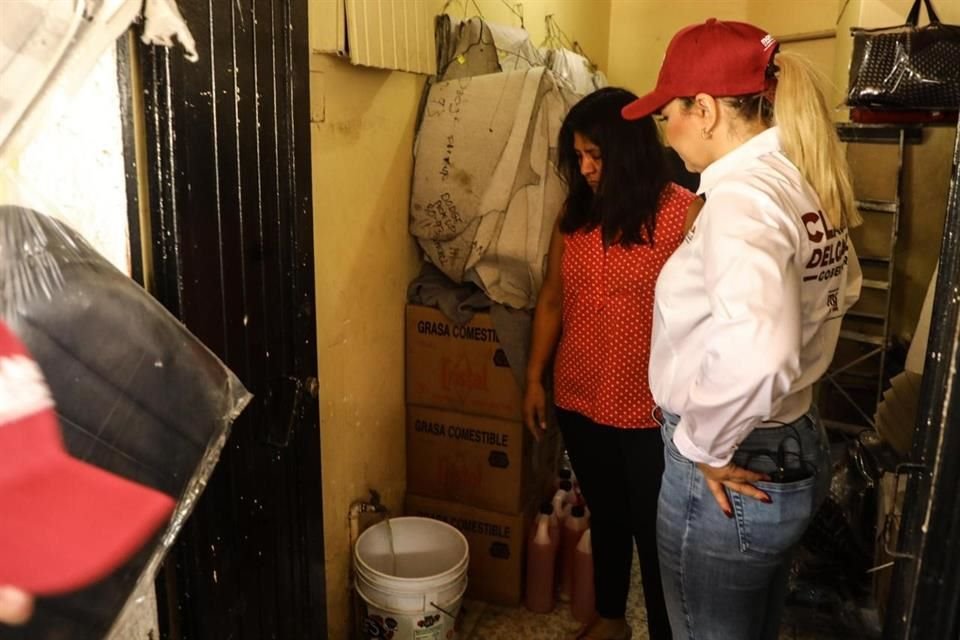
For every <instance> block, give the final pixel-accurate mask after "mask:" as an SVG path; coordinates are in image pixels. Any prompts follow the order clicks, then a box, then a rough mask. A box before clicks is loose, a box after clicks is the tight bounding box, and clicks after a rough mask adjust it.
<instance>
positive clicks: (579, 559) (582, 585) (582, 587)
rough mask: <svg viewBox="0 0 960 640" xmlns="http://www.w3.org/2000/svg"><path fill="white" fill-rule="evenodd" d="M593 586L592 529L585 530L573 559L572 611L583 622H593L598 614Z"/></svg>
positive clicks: (578, 620)
mask: <svg viewBox="0 0 960 640" xmlns="http://www.w3.org/2000/svg"><path fill="white" fill-rule="evenodd" d="M595 593H596V592H595V591H594V586H593V543H592V542H591V538H590V529H587V530H586V531H584V532H583V535H582V536H580V542H579V543H578V544H577V549H576V553H575V554H574V559H573V585H572V593H571V597H570V612H571V613H572V614H573V617H574V618H575V619H576V620H577V622H580V623H582V624H587V623H589V622H591V621H592V620H593V619H594V618H595V617H596V615H597V609H596V596H595Z"/></svg>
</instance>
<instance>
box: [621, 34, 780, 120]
mask: <svg viewBox="0 0 960 640" xmlns="http://www.w3.org/2000/svg"><path fill="white" fill-rule="evenodd" d="M777 46H778V45H777V41H776V39H774V37H773V36H771V35H770V34H769V33H767V32H766V31H764V30H763V29H758V28H757V27H755V26H753V25H751V24H747V23H745V22H724V21H721V20H717V19H716V18H710V19H709V20H707V21H706V22H705V23H703V24H694V25H690V26H689V27H684V28H683V29H681V30H680V31H678V32H677V34H676V35H675V36H673V39H672V40H671V41H670V44H669V45H667V53H666V55H665V56H664V58H663V64H662V65H661V66H660V75H659V77H658V78H657V86H656V88H655V89H654V90H653V91H651V92H650V93H648V94H646V95H645V96H641V97H640V98H637V99H636V100H634V101H633V102H631V103H630V104H628V105H627V106H625V107H624V108H623V110H622V114H623V117H624V118H626V119H627V120H637V119H639V118H643V117H644V116H648V115H650V114H651V113H655V112H657V111H659V110H660V109H662V108H663V107H664V106H665V105H666V104H667V103H668V102H670V101H671V100H673V99H674V98H684V97H692V96H695V95H697V94H698V93H706V94H709V95H711V96H717V97H722V96H742V95H747V94H751V93H760V92H761V91H763V90H765V89H766V88H767V83H768V79H767V67H768V65H769V64H770V59H771V58H772V57H773V54H774V53H776V51H777Z"/></svg>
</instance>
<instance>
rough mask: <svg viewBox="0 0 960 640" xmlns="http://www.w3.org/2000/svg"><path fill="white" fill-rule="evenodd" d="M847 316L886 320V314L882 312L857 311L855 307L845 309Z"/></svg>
mask: <svg viewBox="0 0 960 640" xmlns="http://www.w3.org/2000/svg"><path fill="white" fill-rule="evenodd" d="M847 316H848V317H850V318H863V319H865V320H880V321H883V320H886V319H887V316H885V315H884V314H882V313H877V312H876V311H857V310H856V309H850V310H849V311H847Z"/></svg>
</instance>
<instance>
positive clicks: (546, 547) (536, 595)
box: [525, 501, 559, 613]
mask: <svg viewBox="0 0 960 640" xmlns="http://www.w3.org/2000/svg"><path fill="white" fill-rule="evenodd" d="M552 516H553V504H552V503H550V502H549V501H545V502H544V503H543V504H542V505H540V513H539V514H538V515H537V519H536V521H535V522H534V525H533V531H532V534H531V536H530V539H529V541H528V542H527V584H526V587H527V589H526V598H525V603H526V605H527V609H529V610H530V611H533V612H534V613H549V612H551V611H553V607H554V605H555V603H556V601H555V600H554V592H553V591H554V589H553V587H554V580H555V570H556V560H557V546H558V542H559V541H558V540H557V538H556V528H555V526H552V525H551V518H552ZM551 536H552V537H551Z"/></svg>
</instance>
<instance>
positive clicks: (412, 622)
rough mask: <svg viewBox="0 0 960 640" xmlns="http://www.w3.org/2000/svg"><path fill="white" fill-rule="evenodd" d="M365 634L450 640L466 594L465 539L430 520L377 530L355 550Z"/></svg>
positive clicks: (399, 521)
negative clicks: (363, 608)
mask: <svg viewBox="0 0 960 640" xmlns="http://www.w3.org/2000/svg"><path fill="white" fill-rule="evenodd" d="M353 556H354V567H355V569H356V571H355V573H356V585H355V588H356V590H357V594H358V595H359V596H360V598H361V599H362V600H363V601H364V602H365V603H366V620H365V622H364V634H365V636H366V637H367V638H377V639H381V638H383V639H389V640H450V639H451V638H453V637H454V631H453V628H454V622H455V620H456V617H457V614H458V612H459V611H460V603H461V601H462V599H463V594H464V592H465V591H466V590H467V566H468V565H469V563H470V551H469V546H468V544H467V539H466V538H464V537H463V534H462V533H460V532H459V531H457V530H456V529H455V528H453V527H451V526H450V525H448V524H446V523H444V522H441V521H439V520H433V519H431V518H412V517H411V518H391V519H390V520H385V521H383V522H380V523H378V524H376V525H373V526H372V527H370V528H369V529H367V530H366V531H364V532H363V533H362V534H360V537H359V538H358V539H357V544H356V547H355V548H354V553H353Z"/></svg>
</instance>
